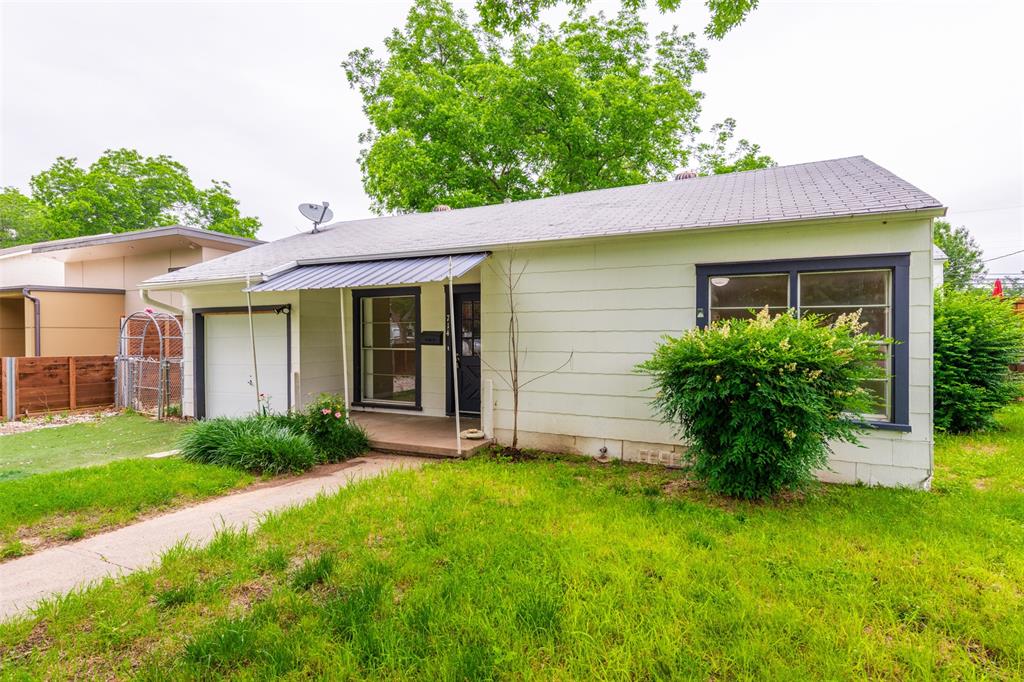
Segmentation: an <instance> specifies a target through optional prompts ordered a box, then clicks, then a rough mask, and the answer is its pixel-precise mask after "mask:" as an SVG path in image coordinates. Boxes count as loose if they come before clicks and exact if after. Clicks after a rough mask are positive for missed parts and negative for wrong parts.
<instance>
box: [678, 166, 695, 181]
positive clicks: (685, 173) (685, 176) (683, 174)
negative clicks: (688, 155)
mask: <svg viewBox="0 0 1024 682" xmlns="http://www.w3.org/2000/svg"><path fill="white" fill-rule="evenodd" d="M695 177H697V171H692V170H690V169H689V168H687V169H686V170H682V171H679V172H678V173H676V180H689V179H690V178H695Z"/></svg>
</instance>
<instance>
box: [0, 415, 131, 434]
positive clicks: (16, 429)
mask: <svg viewBox="0 0 1024 682" xmlns="http://www.w3.org/2000/svg"><path fill="white" fill-rule="evenodd" d="M118 414H121V412H120V411H119V410H112V409H109V408H107V409H101V410H86V411H82V412H61V413H58V414H48V415H44V416H41V417H26V418H25V419H21V420H17V421H12V422H0V436H10V435H12V434H15V433H27V432H28V431H36V430H38V429H52V428H56V427H58V426H69V425H71V424H87V423H89V422H97V421H99V420H101V419H103V418H105V417H113V416H115V415H118Z"/></svg>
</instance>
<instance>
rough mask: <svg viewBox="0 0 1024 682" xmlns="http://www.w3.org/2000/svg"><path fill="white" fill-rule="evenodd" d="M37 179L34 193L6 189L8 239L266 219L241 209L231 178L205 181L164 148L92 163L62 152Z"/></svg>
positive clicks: (114, 153) (0, 216) (0, 214)
mask: <svg viewBox="0 0 1024 682" xmlns="http://www.w3.org/2000/svg"><path fill="white" fill-rule="evenodd" d="M29 185H30V187H31V190H32V196H31V198H30V197H27V196H25V195H23V194H22V193H21V192H19V191H18V190H16V189H14V188H6V189H5V190H4V191H3V194H2V195H0V228H2V229H0V239H2V240H3V241H4V244H5V245H10V244H21V243H28V242H34V241H44V240H48V239H60V238H63V237H78V236H86V235H91V234H103V233H107V232H110V233H118V232H129V231H132V230H141V229H145V228H148V227H158V226H161V225H174V224H179V223H180V224H183V225H189V226H193V227H201V228H204V229H209V230H213V231H215V232H224V233H227V234H233V235H238V236H242V237H253V236H255V234H256V230H258V229H259V227H260V221H259V220H258V219H256V218H253V217H248V216H243V215H241V212H240V211H239V208H238V200H237V199H235V198H234V197H233V196H232V195H231V186H230V185H229V184H228V183H227V182H224V181H219V180H214V181H213V182H212V184H211V186H210V187H208V188H206V189H200V188H198V187H196V186H195V184H194V183H193V182H192V178H191V177H190V176H189V173H188V169H186V168H185V166H183V165H182V164H180V163H178V162H177V161H175V160H174V159H172V158H171V157H169V156H164V155H160V156H154V157H146V156H142V155H141V154H139V153H138V152H137V151H135V150H131V149H114V150H107V151H106V152H104V153H103V155H102V156H101V157H100V158H99V159H97V160H96V162H95V163H93V164H92V165H90V166H89V167H88V168H83V167H81V166H79V164H78V160H77V159H73V158H65V157H60V158H58V159H57V160H56V161H55V162H54V164H53V165H52V166H50V168H48V169H46V170H45V171H43V172H41V173H39V174H38V175H35V176H33V177H32V179H31V180H30V181H29Z"/></svg>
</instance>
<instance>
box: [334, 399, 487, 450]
mask: <svg viewBox="0 0 1024 682" xmlns="http://www.w3.org/2000/svg"><path fill="white" fill-rule="evenodd" d="M351 416H352V421H354V422H356V423H357V424H359V425H360V426H362V427H363V428H364V429H366V432H367V433H368V434H369V436H370V447H371V448H372V449H373V450H377V451H381V452H395V453H400V454H406V455H425V456H428V457H458V456H459V453H458V450H457V449H456V444H455V419H454V418H452V417H427V416H422V415H418V414H395V413H391V412H362V411H358V410H353V411H352V414H351ZM461 428H462V430H463V431H465V430H467V429H479V428H480V420H479V419H473V418H469V417H463V418H462V419H461ZM459 442H460V444H461V446H462V456H463V457H469V456H470V455H472V454H475V453H476V452H479V451H480V450H481V449H483V448H485V447H487V446H488V445H489V444H490V441H489V440H487V439H483V440H469V439H467V438H461V439H459Z"/></svg>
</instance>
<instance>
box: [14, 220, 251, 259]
mask: <svg viewBox="0 0 1024 682" xmlns="http://www.w3.org/2000/svg"><path fill="white" fill-rule="evenodd" d="M156 237H185V238H190V239H201V240H205V241H209V242H211V243H217V244H226V245H237V246H252V245H256V244H264V243H265V242H263V241H260V240H259V239H249V238H248V237H237V236H235V235H232V234H224V233H223V232H213V231H211V230H204V229H202V228H198V227H188V226H187V225H163V226H160V227H147V228H145V229H141V230H133V231H131V232H118V233H117V234H112V233H110V232H105V233H103V234H90V235H86V236H84V237H68V238H67V239H52V240H50V241H47V242H33V243H31V244H19V245H17V246H8V247H7V248H5V249H0V256H3V255H7V254H11V253H49V252H51V251H63V250H65V249H79V248H84V247H87V246H103V245H105V244H119V243H121V242H131V241H138V240H143V239H153V238H156Z"/></svg>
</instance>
